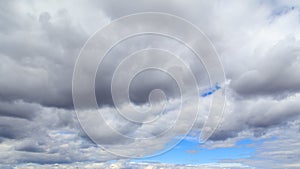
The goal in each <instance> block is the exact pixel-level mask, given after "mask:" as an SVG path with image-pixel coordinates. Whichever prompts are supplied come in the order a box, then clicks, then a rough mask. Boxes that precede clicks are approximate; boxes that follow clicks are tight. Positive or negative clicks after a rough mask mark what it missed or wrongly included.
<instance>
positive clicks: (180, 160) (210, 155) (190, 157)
mask: <svg viewBox="0 0 300 169" xmlns="http://www.w3.org/2000/svg"><path fill="white" fill-rule="evenodd" d="M254 142H255V141H253V140H251V139H248V140H243V141H241V142H239V143H238V144H237V145H236V146H233V147H228V148H216V149H208V148H203V147H202V146H201V144H199V143H198V142H197V140H191V139H188V140H187V139H184V140H182V141H181V142H180V143H179V144H178V145H177V146H176V147H174V148H173V149H171V150H169V151H167V152H164V153H162V154H160V155H157V156H154V157H148V158H142V159H135V160H134V161H135V162H161V163H170V164H193V165H196V164H203V163H218V162H222V160H235V159H242V158H248V157H250V156H251V155H252V154H253V153H254V152H255V148H254V147H252V146H248V144H253V143H254Z"/></svg>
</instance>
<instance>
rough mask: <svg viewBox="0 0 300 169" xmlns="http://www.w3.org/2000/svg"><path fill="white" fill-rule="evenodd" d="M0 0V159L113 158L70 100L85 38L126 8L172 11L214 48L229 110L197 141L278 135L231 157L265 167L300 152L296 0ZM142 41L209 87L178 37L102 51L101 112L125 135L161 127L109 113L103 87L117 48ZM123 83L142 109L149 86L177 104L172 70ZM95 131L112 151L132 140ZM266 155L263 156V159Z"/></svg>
mask: <svg viewBox="0 0 300 169" xmlns="http://www.w3.org/2000/svg"><path fill="white" fill-rule="evenodd" d="M0 3H1V5H0V10H1V12H0V37H1V38H0V77H1V79H0V163H2V164H5V165H10V164H13V165H15V164H18V163H26V162H29V163H39V164H49V163H50V164H51V163H73V162H84V161H106V160H113V159H119V158H120V157H117V156H115V155H111V154H109V153H107V152H105V151H103V150H101V149H99V147H97V146H96V145H95V144H94V143H93V142H92V140H90V139H89V138H88V137H87V135H86V134H85V133H84V132H83V130H82V129H81V127H80V125H79V123H78V120H77V118H76V117H75V116H76V115H75V112H74V110H73V103H72V74H73V69H74V65H75V61H76V58H77V56H78V53H79V51H80V49H81V47H82V46H83V45H84V43H85V41H86V40H87V39H88V37H89V36H91V35H92V33H93V32H95V31H96V30H97V29H99V28H100V27H102V26H103V25H104V24H106V23H108V22H109V21H111V20H113V19H116V18H118V17H121V16H123V15H126V14H132V13H136V12H149V11H152V12H153V11H155V12H167V13H171V14H174V15H178V16H180V17H183V18H186V19H188V20H189V21H191V22H192V23H193V24H195V25H196V26H198V27H199V28H200V29H201V30H202V31H203V32H204V33H205V34H207V36H208V37H209V38H210V39H211V41H212V43H213V44H214V45H215V47H216V49H217V51H218V53H219V54H220V57H221V61H222V63H223V66H224V68H225V73H226V77H227V79H228V84H227V86H226V89H227V93H226V96H227V104H228V105H227V109H226V111H225V114H224V118H223V121H222V124H221V125H220V127H219V128H218V130H217V131H216V132H215V134H214V135H213V136H212V137H211V138H210V140H209V141H208V142H207V143H205V144H204V145H203V146H206V147H208V148H216V147H218V146H219V147H230V146H233V145H234V143H235V142H236V141H238V140H239V139H242V138H245V137H251V138H254V139H260V138H266V137H275V136H276V140H272V141H269V142H267V143H265V144H264V145H261V146H260V147H265V148H261V149H259V150H258V153H257V154H256V155H254V157H253V158H252V159H248V160H247V159H245V160H240V161H238V162H239V163H243V164H249V165H250V164H251V166H252V165H253V166H257V167H261V166H264V167H268V166H270V168H272V163H273V162H277V163H276V164H278V165H279V166H284V167H287V168H288V167H293V165H294V166H297V165H299V164H296V163H293V162H294V161H296V160H297V158H295V157H299V152H300V150H299V148H297V147H298V144H297V142H299V139H300V138H298V137H297V136H298V135H299V124H298V121H299V118H300V116H299V115H300V107H299V102H300V94H299V90H300V78H299V77H298V75H299V74H300V65H299V64H300V60H299V59H300V57H299V56H300V43H299V39H300V31H299V30H300V22H299V18H300V15H299V14H300V4H299V2H295V1H279V0H278V1H264V2H260V1H243V2H238V1H227V2H224V1H212V2H207V1H193V0H188V1H185V2H183V1H177V0H176V1H172V2H171V1H164V2H161V1H156V0H155V1H151V2H150V1H122V2H120V1H114V0H113V1H89V2H83V1H76V2H73V1H64V2H62V3H57V2H54V1H52V2H47V3H46V2H39V1H28V2H17V1H2V2H0ZM187 9H188V10H187ZM112 36H113V35H112ZM138 42H143V43H138ZM149 47H162V48H165V49H168V50H171V51H172V52H174V53H176V54H178V55H180V57H182V59H184V60H185V61H186V62H187V63H188V64H189V66H190V67H191V69H192V71H193V72H194V73H195V74H197V75H199V76H197V82H198V84H199V86H200V90H201V91H202V90H204V89H207V88H208V87H209V81H208V80H209V79H208V76H207V74H206V72H205V68H204V67H203V65H202V64H201V63H200V62H199V61H195V59H194V57H193V56H192V55H191V53H190V52H189V51H188V50H186V49H185V48H183V47H182V46H180V45H179V44H178V43H176V42H174V41H172V40H170V39H167V38H165V39H161V38H159V37H156V36H144V37H143V36H142V37H136V38H133V39H129V40H127V41H126V42H124V43H123V44H120V45H118V46H117V47H116V48H115V50H113V51H112V52H111V53H109V54H108V55H107V59H106V60H104V62H103V65H102V66H100V68H99V70H98V74H97V77H96V81H95V84H96V86H97V87H96V96H97V100H98V103H99V109H100V110H101V111H104V112H107V114H108V117H107V118H108V119H109V120H110V122H111V123H112V125H116V126H115V127H116V128H117V129H119V130H120V131H121V132H122V133H123V134H128V135H131V136H145V137H149V136H151V135H157V133H159V132H161V130H163V129H165V128H164V127H166V126H167V125H165V126H160V125H154V124H153V125H137V124H129V123H127V122H126V121H124V119H122V118H120V117H118V116H115V115H114V111H115V110H114V107H113V101H112V96H111V93H110V84H111V76H112V74H113V71H114V70H115V68H116V66H117V65H118V63H119V62H120V61H121V59H122V58H123V57H124V56H125V54H129V53H131V52H132V51H136V50H138V49H143V48H149ZM123 54H124V55H123ZM90 62H92V61H90ZM141 62H143V60H141ZM152 62H154V63H155V62H157V61H156V60H153V61H152ZM125 73H126V72H125ZM181 73H183V72H181ZM145 77H147V78H145ZM119 85H122V84H119ZM187 85H189V84H187ZM131 87H132V88H131V89H130V97H131V100H132V101H133V103H135V104H136V106H137V107H138V108H143V107H145V106H147V102H148V95H149V92H150V91H151V90H152V89H156V88H159V89H162V90H163V91H165V93H166V95H167V96H168V97H169V98H170V100H172V101H174V103H176V102H177V101H178V100H177V99H178V96H179V92H178V87H177V86H176V84H175V83H174V81H172V79H171V78H170V77H168V76H167V75H165V74H161V73H159V72H155V71H154V72H148V74H145V76H137V78H136V79H134V81H133V83H132V86H131ZM210 99H211V97H209V96H208V97H206V98H201V103H202V105H201V106H202V107H201V110H203V113H202V112H201V114H200V117H199V118H198V119H196V126H195V127H194V129H195V130H200V129H201V127H202V125H203V123H204V121H205V118H206V117H207V114H206V113H207V112H208V108H209V102H210ZM126 106H128V105H125V106H124V109H126ZM190 106H193V104H192V103H191V104H190ZM168 108H169V109H168V112H167V113H165V114H164V115H163V116H162V118H161V119H160V121H158V122H159V123H162V124H169V123H172V122H173V121H172V120H174V117H175V116H176V111H175V109H177V107H176V106H174V105H171V106H170V107H168ZM190 109H191V107H186V109H185V110H183V113H184V115H185V116H186V117H189V115H190V113H192V112H190ZM185 116H184V117H185ZM187 123H189V121H188V118H186V121H185V120H183V121H182V122H180V123H178V124H177V125H178V126H177V128H176V131H177V132H178V133H184V131H181V129H183V128H185V125H186V124H187ZM297 126H298V127H297ZM99 138H101V139H104V141H105V142H106V143H107V144H108V145H109V146H112V147H115V148H118V149H119V150H120V151H128V149H122V148H120V147H122V145H123V146H124V145H131V144H137V142H136V140H129V141H128V140H120V139H119V138H115V137H110V133H109V132H108V133H105V132H102V133H100V135H99ZM170 139H171V136H167V137H166V138H164V139H162V140H163V141H151V142H148V143H147V142H146V143H144V144H146V145H148V146H149V147H150V146H151V148H153V150H159V149H162V148H163V147H164V143H166V142H167V141H168V140H170ZM120 145H121V146H120ZM275 147H276V148H275ZM134 148H136V149H135V150H134V151H136V152H139V153H140V154H141V155H144V154H148V153H149V152H148V150H147V149H144V148H143V147H134ZM132 150H133V149H132ZM266 157H267V158H268V160H267V161H264V160H261V159H265V158H266ZM283 157H284V158H283ZM288 164H290V165H288ZM265 165H267V166H265Z"/></svg>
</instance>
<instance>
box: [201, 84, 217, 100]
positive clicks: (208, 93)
mask: <svg viewBox="0 0 300 169" xmlns="http://www.w3.org/2000/svg"><path fill="white" fill-rule="evenodd" d="M219 89H221V86H219V85H218V84H215V85H214V86H213V87H210V88H209V89H207V90H204V91H203V92H202V93H201V97H207V96H210V95H212V94H213V93H215V92H216V91H217V90H219Z"/></svg>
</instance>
